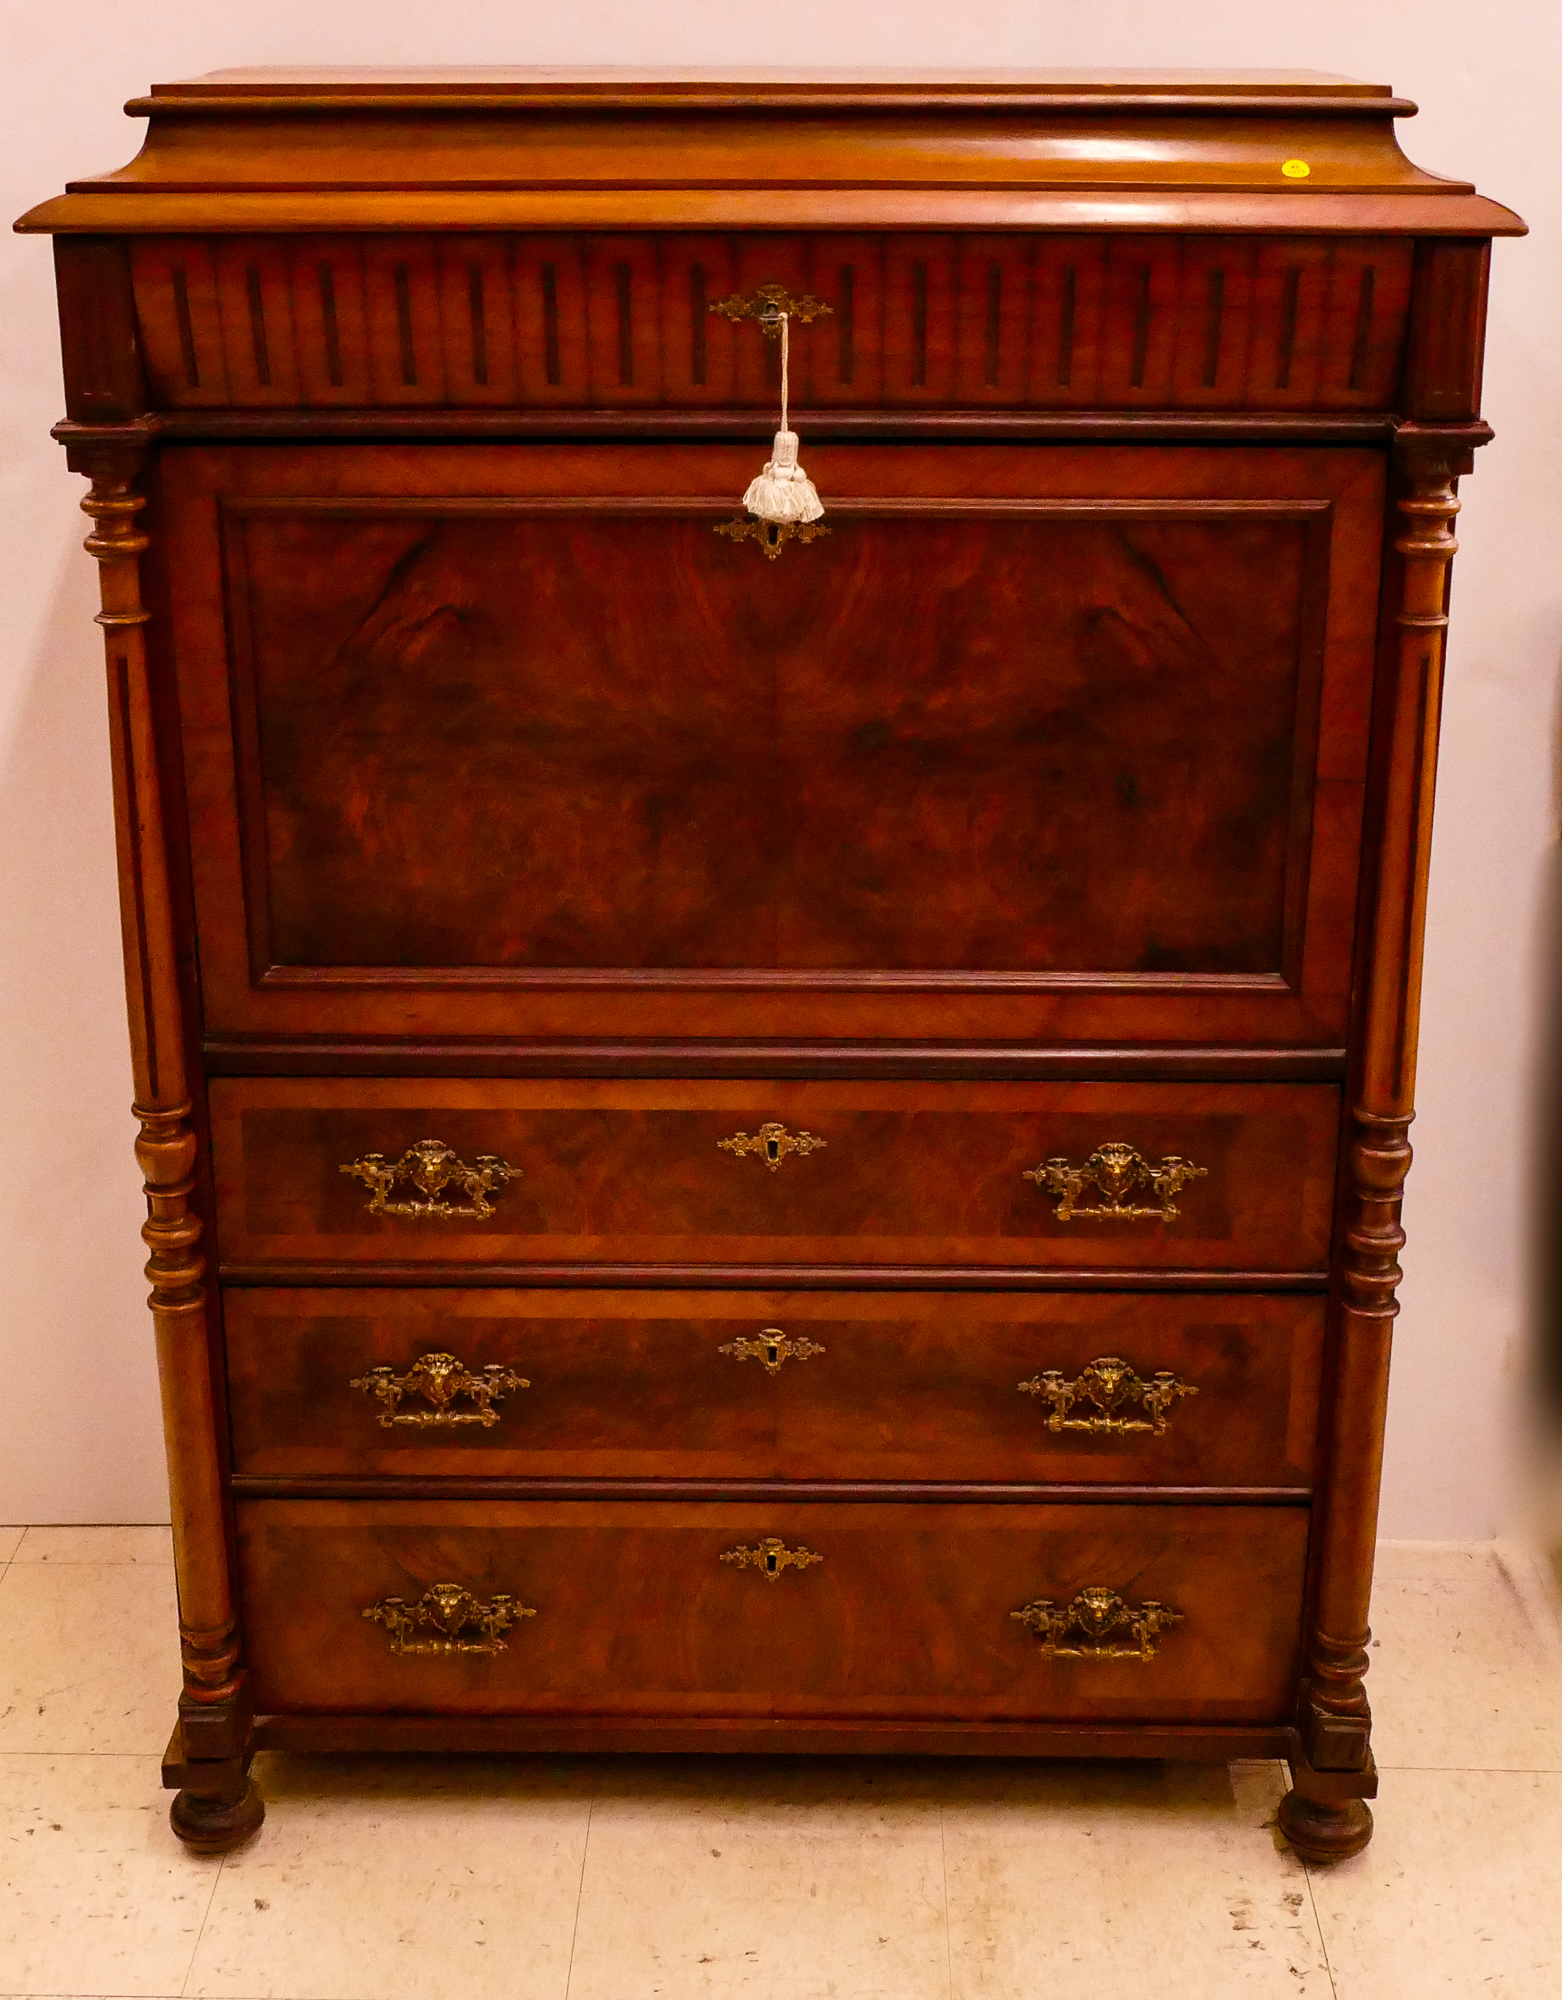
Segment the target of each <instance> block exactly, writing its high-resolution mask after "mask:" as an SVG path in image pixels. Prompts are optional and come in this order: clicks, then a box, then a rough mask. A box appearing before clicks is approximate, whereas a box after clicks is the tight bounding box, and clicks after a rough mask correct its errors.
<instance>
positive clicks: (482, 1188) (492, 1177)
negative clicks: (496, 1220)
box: [337, 1139, 521, 1222]
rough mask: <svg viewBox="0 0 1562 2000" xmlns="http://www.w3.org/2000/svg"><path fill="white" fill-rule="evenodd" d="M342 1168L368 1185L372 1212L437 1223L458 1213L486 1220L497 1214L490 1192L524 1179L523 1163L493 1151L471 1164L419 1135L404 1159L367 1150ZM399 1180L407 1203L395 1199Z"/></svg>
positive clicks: (460, 1215)
mask: <svg viewBox="0 0 1562 2000" xmlns="http://www.w3.org/2000/svg"><path fill="white" fill-rule="evenodd" d="M337 1172H338V1173H343V1174H351V1175H352V1177H353V1179H354V1180H359V1181H362V1182H363V1184H364V1186H365V1187H366V1188H368V1190H369V1197H370V1198H369V1201H368V1203H367V1208H368V1212H369V1214H370V1215H411V1216H419V1217H428V1218H431V1219H432V1220H434V1221H441V1220H451V1219H454V1218H456V1217H458V1216H459V1217H461V1218H463V1219H465V1220H467V1221H472V1222H483V1221H486V1220H487V1218H488V1217H489V1216H490V1215H492V1214H493V1212H494V1205H493V1203H492V1202H491V1201H490V1200H489V1199H488V1197H489V1195H491V1194H492V1193H493V1191H494V1189H495V1188H501V1187H503V1186H504V1184H505V1182H506V1181H518V1180H519V1179H520V1177H521V1170H520V1168H519V1167H512V1166H511V1165H510V1164H509V1162H508V1161H507V1160H501V1159H497V1158H496V1157H495V1156H494V1155H493V1154H492V1153H479V1154H478V1156H477V1158H476V1159H475V1160H474V1161H473V1163H472V1165H471V1166H468V1165H467V1164H466V1162H465V1160H463V1159H461V1158H459V1157H458V1156H457V1155H456V1154H455V1153H453V1152H452V1151H451V1150H450V1148H449V1147H448V1146H447V1145H445V1144H444V1142H443V1141H442V1140H439V1139H420V1140H419V1141H418V1143H417V1144H416V1145H415V1146H409V1147H408V1148H407V1150H406V1152H404V1153H403V1154H402V1156H401V1158H400V1159H399V1160H387V1159H386V1157H385V1155H384V1154H383V1153H365V1154H364V1156H363V1158H362V1159H361V1160H349V1161H348V1162H347V1164H346V1165H345V1166H343V1167H339V1168H338V1169H337ZM398 1182H401V1183H402V1184H403V1185H404V1186H406V1187H407V1188H408V1190H409V1193H408V1196H407V1199H405V1200H404V1201H392V1200H391V1199H390V1196H391V1193H392V1190H393V1189H394V1188H395V1186H396V1184H397V1183H398ZM420 1195H421V1196H422V1199H421V1200H419V1198H418V1197H419V1196H420ZM459 1195H465V1196H466V1200H465V1202H462V1201H459V1200H457V1199H456V1198H455V1197H457V1196H459Z"/></svg>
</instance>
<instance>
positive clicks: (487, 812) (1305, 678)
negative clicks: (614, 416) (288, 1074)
mask: <svg viewBox="0 0 1562 2000" xmlns="http://www.w3.org/2000/svg"><path fill="white" fill-rule="evenodd" d="M807 457H808V463H809V468H810V471H811V472H812V473H813V475H814V477H815V478H816V480H817V481H818V482H819V484H820V487H821V490H822V492H823V493H824V494H825V497H826V504H827V507H828V509H829V512H828V515H827V519H826V523H825V525H826V526H827V527H828V530H829V532H828V534H827V535H825V536H824V537H823V538H821V539H820V540H817V541H815V542H812V543H810V544H809V545H808V546H806V547H803V546H798V545H796V544H793V545H790V546H788V547H787V548H785V549H784V550H783V551H782V552H781V556H780V558H779V560H776V561H770V560H767V559H766V557H765V555H764V554H763V553H762V552H761V551H760V550H759V549H758V548H757V547H756V546H755V545H754V544H753V543H752V542H740V541H734V540H732V539H730V538H728V537H726V536H724V535H723V534H721V533H719V532H717V531H718V530H719V529H720V528H721V527H722V526H723V524H724V523H725V524H728V525H730V524H731V522H732V520H733V519H734V517H735V516H737V515H738V513H739V509H738V506H737V497H738V496H739V495H740V494H741V493H742V492H743V489H744V487H745V486H746V484H747V482H748V480H749V478H750V477H751V476H752V474H753V472H754V470H755V469H756V450H755V448H754V447H751V446H742V445H694V444H687V443H668V444H662V445H657V446H654V447H653V446H635V445H584V444H583V445H560V444H528V445H520V446H515V445H512V446H482V445H467V446H460V447H450V446H435V445H420V446H411V445H398V446H391V445H378V446H374V447H372V448H371V447H353V446H327V445H310V446H308V447H297V446H293V447H260V446H227V447H220V448H219V447H195V446H169V447H167V448H166V449H165V450H164V451H163V452H162V454H161V455H160V459H159V471H158V477H159V480H160V482H161V492H160V506H161V508H162V518H163V520H164V523H165V532H164V533H162V534H161V535H159V536H158V537H157V538H155V539H154V543H153V554H152V560H153V561H162V560H164V557H163V555H162V553H161V551H162V550H163V549H164V548H165V547H166V548H168V549H174V548H177V549H178V551H179V575H178V579H177V589H175V590H173V591H172V593H171V603H170V630H171V633H172V645H173V656H174V657H173V665H174V669H175V678H176V682H177V696H178V707H179V720H180V727H181V732H182V740H183V756H184V777H185V783H186V788H187V795H188V799H189V805H190V812H191V820H192V835H193V837H192V842H191V867H192V872H193V881H194V892H195V907H196V918H197V928H198V932H199V945H200V957H201V974H202V977H201V986H202V1004H203V1007H204V1010H205V1016H206V1026H207V1029H208V1031H209V1032H210V1033H213V1034H215V1035H218V1036H221V1035H261V1036H264V1035H280V1036H291V1035H327V1036H333V1035H335V1036H340V1035H346V1036H350V1037H355V1038H356V1037H363V1036H374V1035H384V1036H391V1037H407V1036H413V1037H422V1038H433V1039H438V1038H442V1037H460V1036H497V1037H512V1036H544V1037H549V1036H572V1037H580V1036H591V1035H598V1034H601V1035H609V1036H623V1035H628V1036H635V1037H644V1036H670V1037H674V1038H679V1039H683V1038H689V1037H724V1036H739V1037H742V1036H750V1037H766V1036H773V1035H779V1036H783V1037H786V1038H788V1039H797V1038H804V1039H806V1038H808V1037H811V1036H822V1037H827V1038H846V1039H850V1038H853V1037H859V1036H869V1037H874V1036H888V1037H892V1038H896V1039H908V1040H915V1039H918V1038H929V1039H944V1040H947V1039H959V1038H971V1039H978V1040H979V1039H982V1038H988V1037H1017V1038H1021V1039H1027V1040H1050V1041H1054V1042H1060V1041H1061V1042H1066V1041H1068V1040H1071V1039H1075V1038H1080V1039H1098V1040H1105V1041H1116V1042H1135V1041H1154V1042H1159V1043H1175V1042H1178V1041H1197V1042H1200V1043H1204V1044H1214V1045H1219V1044H1221V1043H1249V1044H1252V1043H1268V1044H1270V1045H1274V1046H1302V1045H1311V1046H1322V1047H1338V1046H1340V1045H1341V1044H1342V1042H1343V1039H1344V1031H1345V1025H1346V1013H1347V1006H1348V998H1349V983H1350V953H1351V946H1352V938H1353V934H1354V921H1355V908H1356V886H1357V868H1358V848H1359V838H1360V829H1361V815H1362V806H1363V798H1364V786H1365V779H1366V745H1367V717H1368V714H1369V710H1370V693H1371V681H1372V671H1373V659H1374V641H1375V632H1376V620H1377V565H1378V555H1379V547H1380V539H1381V521H1382V508H1383V462H1382V458H1381V455H1380V454H1378V453H1375V452H1371V451H1364V450H1346V449H1325V448H1296V449H1290V448H1287V449H1252V448H1231V449H1212V448H1209V447H1197V446H1175V447H1173V446H1168V447H1159V448H1154V449H1147V448H1134V449H1127V448H1116V447H1107V446H1091V447H1077V446H1026V447H1014V446H1005V447H1003V448H996V447H984V446H975V445H970V446H967V445H942V444H941V445H938V446H917V445H883V446H873V447H867V446H848V445H842V444H830V443H826V444H821V445H820V446H818V447H817V448H814V447H812V446H810V447H809V449H808V454H807Z"/></svg>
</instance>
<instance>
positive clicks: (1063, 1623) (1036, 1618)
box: [1009, 1583, 1183, 1660]
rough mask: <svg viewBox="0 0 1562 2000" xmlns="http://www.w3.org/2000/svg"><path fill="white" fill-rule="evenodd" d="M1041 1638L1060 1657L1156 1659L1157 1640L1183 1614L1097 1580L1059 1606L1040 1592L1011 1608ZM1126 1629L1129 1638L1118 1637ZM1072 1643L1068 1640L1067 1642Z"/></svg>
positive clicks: (1047, 1649)
mask: <svg viewBox="0 0 1562 2000" xmlns="http://www.w3.org/2000/svg"><path fill="white" fill-rule="evenodd" d="M1009 1616H1010V1617H1011V1618H1017V1619H1018V1620H1019V1621H1020V1623H1021V1624H1022V1625H1025V1626H1028V1627H1029V1629H1030V1630H1031V1631H1032V1632H1034V1633H1035V1634H1036V1637H1037V1638H1038V1639H1039V1640H1040V1641H1041V1650H1042V1652H1043V1653H1045V1654H1047V1655H1049V1656H1050V1657H1051V1658H1054V1659H1059V1660H1153V1659H1154V1658H1155V1648H1156V1642H1157V1641H1158V1640H1159V1638H1160V1636H1161V1634H1162V1633H1163V1632H1164V1631H1165V1630H1166V1629H1167V1627H1168V1626H1171V1625H1180V1624H1181V1623H1182V1622H1183V1620H1182V1613H1181V1612H1180V1611H1173V1610H1171V1609H1170V1608H1169V1607H1168V1606H1167V1605H1164V1604H1157V1603H1156V1602H1155V1600H1154V1599H1153V1598H1146V1600H1145V1601H1144V1603H1143V1604H1138V1605H1134V1604H1125V1603H1124V1602H1123V1600H1122V1598H1120V1597H1119V1596H1118V1594H1117V1592H1116V1591H1115V1590H1108V1589H1107V1588H1106V1586H1105V1585H1104V1584H1099V1583H1093V1584H1090V1585H1089V1586H1087V1588H1086V1589H1084V1590H1082V1591H1080V1592H1079V1594H1078V1596H1077V1597H1075V1598H1074V1599H1073V1601H1072V1602H1071V1603H1068V1604H1065V1605H1064V1606H1063V1607H1062V1608H1061V1609H1059V1607H1058V1606H1057V1605H1056V1604H1055V1603H1054V1602H1053V1600H1052V1599H1051V1598H1050V1597H1038V1598H1037V1599H1036V1600H1035V1602H1034V1603H1032V1604H1027V1605H1026V1606H1025V1608H1024V1610H1023V1611H1011V1612H1010V1613H1009ZM1124 1631H1126V1632H1127V1633H1128V1635H1129V1643H1127V1644H1125V1643H1124V1642H1123V1641H1122V1640H1120V1639H1118V1638H1117V1637H1115V1635H1116V1634H1117V1633H1119V1632H1124ZM1065 1642H1069V1643H1065Z"/></svg>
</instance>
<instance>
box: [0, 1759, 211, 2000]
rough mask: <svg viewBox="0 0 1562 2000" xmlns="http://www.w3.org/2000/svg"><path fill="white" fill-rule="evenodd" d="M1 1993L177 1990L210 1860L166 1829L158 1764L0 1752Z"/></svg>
mask: <svg viewBox="0 0 1562 2000" xmlns="http://www.w3.org/2000/svg"><path fill="white" fill-rule="evenodd" d="M0 1856H3V1861H0V1993H5V1994H14V1993H20V1994H62V1993H64V1994H77V1995H83V1996H85V1995H94V1994H109V1995H117V1996H122V1997H123V2000H155V1996H160V1995H172V1994H177V1993H179V1992H181V1991H182V1990H183V1985H184V1979H185V1975H186V1973H187V1972H188V1970H189V1965H190V1960H191V1956H192V1954H193V1953H194V1950H195V1941H196V1938H197V1937H198V1935H199V1934H200V1928H201V1922H202V1919H203V1918H204V1917H205V1915H206V1908H207V1905H208V1903H209V1902H210V1900H211V1892H212V1886H213V1884H214V1883H215V1881H216V1880H217V1871H218V1867H219V1863H218V1862H217V1861H216V1860H215V1859H212V1858H210V1857H204V1856H195V1855H191V1854H188V1853H186V1851H185V1850H184V1848H182V1847H181V1846H180V1845H179V1843H178V1841H177V1840H175V1838H174V1836H173V1834H172V1833H171V1832H170V1831H169V1827H168V1797H167V1794H166V1793H165V1792H164V1791H163V1790H162V1788H161V1783H160V1779H159V1773H158V1766H157V1759H156V1758H155V1757H44V1756H7V1755H0Z"/></svg>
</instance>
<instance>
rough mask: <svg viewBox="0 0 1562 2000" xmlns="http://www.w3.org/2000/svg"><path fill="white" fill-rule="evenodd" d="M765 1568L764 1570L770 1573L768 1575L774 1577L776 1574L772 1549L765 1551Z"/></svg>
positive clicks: (774, 1554)
mask: <svg viewBox="0 0 1562 2000" xmlns="http://www.w3.org/2000/svg"><path fill="white" fill-rule="evenodd" d="M765 1568H766V1569H767V1570H768V1571H769V1572H770V1574H771V1575H772V1576H774V1575H775V1573H776V1552H775V1550H774V1549H766V1551H765Z"/></svg>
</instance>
